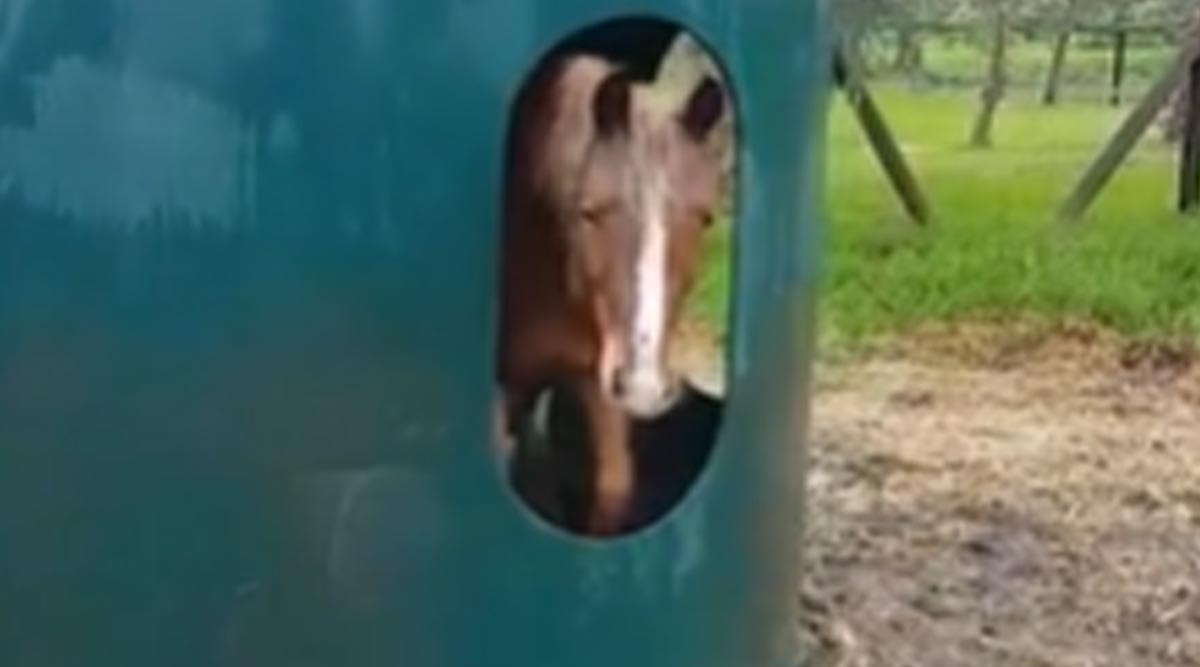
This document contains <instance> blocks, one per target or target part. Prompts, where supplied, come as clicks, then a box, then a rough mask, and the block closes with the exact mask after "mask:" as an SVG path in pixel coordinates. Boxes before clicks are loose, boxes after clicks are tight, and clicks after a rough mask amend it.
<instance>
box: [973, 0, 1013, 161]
mask: <svg viewBox="0 0 1200 667" xmlns="http://www.w3.org/2000/svg"><path fill="white" fill-rule="evenodd" d="M987 4H988V5H989V6H988V7H987V13H988V14H989V18H990V20H991V48H990V50H989V55H988V73H987V80H986V81H985V82H984V84H983V90H982V91H981V92H980V106H979V114H978V115H976V117H975V124H974V125H973V127H972V130H971V141H970V143H971V146H972V147H974V148H987V147H989V146H991V145H992V127H993V126H994V125H995V120H996V111H997V109H999V107H1000V102H1001V101H1002V100H1003V99H1004V91H1005V88H1006V87H1007V85H1008V39H1009V28H1010V20H1011V17H1010V12H1011V10H1012V8H1011V7H1010V6H1009V0H988V3H987Z"/></svg>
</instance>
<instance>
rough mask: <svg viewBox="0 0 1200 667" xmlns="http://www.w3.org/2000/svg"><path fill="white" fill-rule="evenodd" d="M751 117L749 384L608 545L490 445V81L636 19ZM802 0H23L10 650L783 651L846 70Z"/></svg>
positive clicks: (6, 233)
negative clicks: (675, 33) (833, 96)
mask: <svg viewBox="0 0 1200 667" xmlns="http://www.w3.org/2000/svg"><path fill="white" fill-rule="evenodd" d="M628 14H653V15H658V16H663V17H666V18H670V19H673V20H677V21H679V22H681V23H683V24H684V25H686V26H688V27H690V28H691V29H693V30H694V31H695V32H696V33H697V34H699V35H700V37H701V38H702V39H703V40H705V41H706V42H708V43H709V44H710V45H711V46H712V47H713V48H714V49H715V50H716V52H717V54H718V55H719V56H720V57H721V58H722V59H723V60H724V63H725V65H726V67H727V69H728V72H729V74H730V76H731V78H732V82H733V85H734V86H735V88H736V91H737V94H738V101H739V105H740V107H739V114H740V117H739V121H740V124H741V126H742V143H741V155H740V165H741V175H740V183H739V191H740V193H741V197H742V200H741V218H740V225H741V228H740V236H739V244H738V253H737V257H736V267H737V288H736V295H735V298H736V301H735V314H734V322H733V339H732V344H731V348H730V353H729V361H730V366H729V368H730V382H731V385H732V392H731V395H730V397H729V402H728V404H727V406H726V408H725V415H726V416H725V419H726V421H725V428H724V431H723V433H722V435H721V440H720V442H719V444H718V449H717V452H716V455H715V458H714V460H713V462H712V465H711V467H710V469H709V470H708V472H707V474H706V475H705V476H704V477H703V478H702V480H701V482H700V485H699V486H698V488H697V489H696V490H695V492H694V493H692V494H691V495H690V496H689V497H688V498H687V500H686V502H685V503H684V505H683V506H682V507H680V508H679V510H678V511H676V512H674V513H673V514H671V515H670V516H669V517H668V518H667V519H666V520H665V521H663V522H662V523H660V524H658V525H656V526H655V527H653V528H652V529H650V530H648V531H644V532H642V533H639V534H637V535H635V536H633V537H630V538H626V539H622V540H618V541H615V542H611V543H604V544H596V543H589V542H584V541H580V540H577V539H575V538H572V537H567V536H564V535H562V534H560V533H558V532H556V531H555V530H553V529H551V528H548V527H546V526H544V525H543V524H541V523H540V522H539V521H537V520H535V519H533V518H531V516H530V514H529V513H528V512H527V511H526V510H525V509H524V508H523V507H522V506H521V505H520V504H519V503H518V502H517V501H516V500H515V499H514V497H513V496H512V494H511V493H510V492H509V491H508V489H507V487H506V486H505V485H504V483H503V482H502V480H501V479H500V478H499V476H498V474H497V472H496V470H495V465H494V462H493V461H492V459H491V458H490V451H489V449H488V446H487V442H486V440H487V435H488V433H489V412H488V400H489V398H490V392H491V385H490V380H491V368H490V360H491V356H492V336H491V333H492V332H493V330H494V324H493V319H494V314H495V308H494V303H493V292H494V281H493V278H492V276H493V275H494V273H495V269H496V257H495V249H496V241H497V234H496V232H497V222H498V219H497V218H498V216H497V213H498V211H497V208H496V203H497V202H498V201H499V198H500V193H499V189H498V188H499V185H500V183H501V178H500V173H499V168H500V165H501V149H502V144H503V140H504V131H505V124H506V122H507V119H506V106H507V104H508V103H509V101H510V100H511V99H512V97H513V96H514V94H515V91H516V88H517V86H518V85H519V83H520V81H521V78H522V76H523V75H524V74H525V73H526V72H527V71H528V70H529V68H531V67H532V66H533V64H534V63H535V62H536V60H537V58H538V56H539V54H541V53H543V52H544V51H545V50H546V49H547V48H549V47H550V46H552V45H553V44H554V43H555V42H556V41H558V40H559V39H561V38H563V37H565V36H567V35H568V34H569V33H571V32H572V31H574V30H576V29H578V28H581V27H584V26H586V25H588V24H591V23H594V22H597V21H601V20H604V19H607V18H610V17H614V16H622V15H628ZM822 20H823V14H822V9H821V8H820V7H819V6H818V5H817V4H816V3H815V2H810V1H806V0H659V1H657V2H655V1H652V0H643V1H641V2H635V1H630V0H621V1H614V2H590V1H588V0H438V1H430V2H415V1H408V2H406V1H403V0H2V1H0V665H4V666H5V667H26V666H28V667H58V666H67V665H70V666H80V667H84V666H87V667H93V666H108V665H113V666H122V667H124V666H143V665H144V666H147V667H150V666H153V667H162V666H165V665H170V666H171V667H190V666H197V667H199V666H209V665H213V666H215V665H221V666H224V665H238V666H241V665H247V666H249V665H286V666H288V667H303V666H306V665H313V666H316V665H321V666H326V665H328V666H333V665H337V666H339V667H351V666H354V667H356V666H360V665H361V666H368V665H370V666H374V665H403V666H405V667H427V666H434V665H437V666H450V667H475V666H477V665H485V664H498V665H524V666H543V665H544V666H546V667H562V666H565V665H571V666H572V667H591V666H596V667H600V666H601V665H603V666H605V667H611V666H613V665H629V666H631V667H636V666H640V665H645V666H647V667H651V666H653V667H708V666H713V667H716V666H721V667H729V666H731V665H747V666H749V665H755V666H756V667H757V666H767V665H788V664H794V662H795V660H796V655H795V647H794V646H793V645H792V637H793V627H794V626H793V623H792V621H791V619H790V617H789V614H790V613H791V612H792V610H791V608H790V605H791V603H792V597H793V595H794V591H795V589H796V586H795V580H796V577H797V575H798V572H797V569H796V568H797V567H798V565H797V560H796V554H795V548H794V545H796V544H797V543H798V535H797V532H796V531H797V530H798V529H799V528H800V523H799V518H800V516H799V509H800V504H801V500H802V496H801V489H802V482H803V477H802V476H801V474H800V473H801V472H802V463H803V444H804V432H805V428H806V423H807V411H808V408H807V405H808V401H807V392H808V372H809V365H810V353H811V345H812V329H813V322H812V319H813V317H812V316H813V293H814V288H815V281H816V274H817V259H818V248H819V237H818V230H819V226H818V222H819V220H818V213H819V211H820V205H821V203H820V185H821V180H820V179H821V173H820V166H819V161H820V159H821V156H822V153H821V145H822V141H823V131H824V126H823V123H824V120H823V117H824V104H823V103H824V95H825V84H826V72H827V71H828V68H827V62H826V49H825V39H826V36H825V34H824V32H823V30H822Z"/></svg>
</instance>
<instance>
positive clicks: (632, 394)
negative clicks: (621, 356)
mask: <svg viewBox="0 0 1200 667" xmlns="http://www.w3.org/2000/svg"><path fill="white" fill-rule="evenodd" d="M681 395H682V382H681V381H680V380H679V378H677V377H675V376H674V375H672V374H670V373H667V372H664V371H662V370H658V369H645V370H641V369H629V368H619V369H617V372H616V373H614V375H613V379H612V396H613V398H614V399H615V400H616V402H617V404H619V405H620V406H621V407H622V408H623V409H624V410H625V411H626V412H628V413H629V414H630V415H632V416H634V417H636V418H639V419H653V418H655V417H659V416H661V415H662V414H663V413H665V412H666V411H667V410H669V409H671V406H673V405H674V404H675V402H676V401H677V400H678V399H679V397H680V396H681Z"/></svg>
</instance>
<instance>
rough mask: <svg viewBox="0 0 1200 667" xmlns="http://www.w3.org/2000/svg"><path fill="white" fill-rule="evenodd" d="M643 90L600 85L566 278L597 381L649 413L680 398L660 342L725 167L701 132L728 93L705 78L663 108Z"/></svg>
mask: <svg viewBox="0 0 1200 667" xmlns="http://www.w3.org/2000/svg"><path fill="white" fill-rule="evenodd" d="M642 93H644V91H642V90H640V89H638V88H635V87H634V85H633V84H632V83H631V82H630V81H629V80H628V79H626V78H625V77H624V76H623V75H622V74H620V73H616V74H613V75H611V76H609V77H608V78H607V79H606V80H605V81H603V82H602V83H601V84H600V85H599V86H598V87H597V89H596V92H595V95H594V99H593V103H592V116H593V125H594V135H593V141H592V144H591V146H590V148H589V150H588V153H587V157H586V159H585V164H584V168H583V170H582V172H581V175H580V181H579V187H578V192H577V197H576V199H575V202H574V203H575V211H574V212H573V215H572V216H570V217H571V219H570V220H569V223H568V226H569V230H568V234H567V236H568V241H569V243H568V245H569V247H570V249H571V250H570V256H571V260H572V261H571V263H570V264H571V267H570V271H571V274H572V275H571V279H572V284H574V285H575V286H576V294H577V296H579V297H581V298H583V299H584V300H585V301H586V303H587V307H588V308H589V309H590V310H591V314H592V319H593V322H594V324H595V326H596V332H597V336H598V338H599V341H600V347H601V353H600V363H599V365H598V370H599V374H600V377H599V381H600V383H601V386H602V387H603V388H604V390H605V391H606V393H607V394H608V395H609V397H610V398H611V399H613V400H614V401H616V402H617V403H618V404H620V405H621V406H623V407H624V408H625V409H626V410H627V411H628V412H630V413H632V414H634V415H636V416H640V417H652V416H655V415H658V414H660V413H661V412H663V411H664V410H665V409H666V408H668V407H669V406H670V405H671V403H672V402H673V400H674V398H675V397H676V396H677V395H678V387H679V381H678V378H677V377H676V376H675V374H674V373H673V372H672V371H671V370H670V369H669V368H668V365H667V358H668V340H669V334H670V332H671V329H672V328H673V326H674V324H675V322H676V320H677V318H678V315H679V311H680V307H681V305H682V303H683V302H684V300H685V297H686V296H687V294H688V292H689V290H690V289H691V287H692V284H693V280H694V276H695V273H696V270H697V268H698V266H697V265H698V263H699V260H700V255H701V247H702V240H703V236H704V232H705V230H707V229H708V227H709V226H710V225H711V222H712V219H713V215H714V209H715V207H716V205H717V198H718V193H719V189H720V186H719V183H720V170H721V164H720V160H719V159H718V157H717V156H716V155H715V154H714V152H713V151H712V150H711V148H710V147H709V146H708V141H707V140H708V138H709V135H710V133H711V131H712V129H713V127H714V126H715V124H716V122H717V121H718V120H719V119H720V116H721V113H722V111H723V106H724V93H723V91H722V90H721V88H720V86H719V84H717V82H716V81H715V80H713V79H711V78H709V79H705V80H704V81H703V82H702V83H701V84H700V85H699V86H697V87H696V89H695V90H694V91H692V93H691V94H690V96H689V97H688V99H687V100H686V102H685V103H684V104H683V105H682V107H680V108H674V109H670V110H667V111H666V112H661V111H658V110H656V109H654V108H653V107H651V106H650V105H648V104H645V103H644V100H643V98H641V97H640V95H641V94H642Z"/></svg>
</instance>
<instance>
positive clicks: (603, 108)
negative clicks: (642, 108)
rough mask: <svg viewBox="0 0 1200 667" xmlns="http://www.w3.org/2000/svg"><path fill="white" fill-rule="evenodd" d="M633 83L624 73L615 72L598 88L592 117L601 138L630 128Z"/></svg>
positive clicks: (593, 102)
mask: <svg viewBox="0 0 1200 667" xmlns="http://www.w3.org/2000/svg"><path fill="white" fill-rule="evenodd" d="M631 88H632V82H631V81H630V80H629V76H628V75H627V74H625V73H624V72H613V73H612V74H609V75H608V76H607V77H606V78H605V79H604V81H602V82H600V85H599V86H598V87H597V88H596V94H595V96H594V97H593V98H592V116H593V119H594V120H595V123H596V130H597V132H599V133H600V135H601V136H612V135H614V134H616V133H619V132H624V131H625V130H626V129H628V128H629V107H630V97H631V93H632V91H631Z"/></svg>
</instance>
